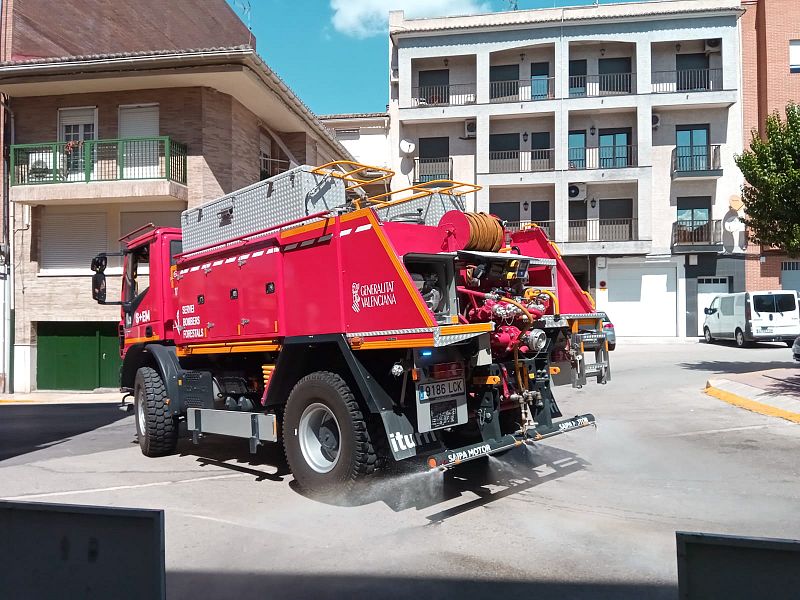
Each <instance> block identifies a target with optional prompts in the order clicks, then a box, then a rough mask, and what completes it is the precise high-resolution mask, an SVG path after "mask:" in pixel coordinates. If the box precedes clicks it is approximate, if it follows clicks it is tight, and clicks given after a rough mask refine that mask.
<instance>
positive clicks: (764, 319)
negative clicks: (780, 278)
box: [703, 290, 800, 348]
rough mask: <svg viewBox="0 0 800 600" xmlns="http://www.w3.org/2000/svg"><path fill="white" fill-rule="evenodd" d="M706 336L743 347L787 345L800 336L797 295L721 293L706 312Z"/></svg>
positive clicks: (790, 291) (777, 292)
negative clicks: (768, 344)
mask: <svg viewBox="0 0 800 600" xmlns="http://www.w3.org/2000/svg"><path fill="white" fill-rule="evenodd" d="M705 313H706V320H705V323H704V324H703V337H705V340H706V342H707V343H709V344H710V343H711V342H713V341H714V340H715V339H731V340H735V341H736V345H737V346H739V347H740V348H741V347H743V346H745V345H747V343H748V342H786V345H787V346H789V347H791V346H792V343H793V342H794V339H795V338H796V337H797V336H798V335H800V310H799V309H798V303H797V292H795V291H793V290H775V291H768V292H740V293H738V294H720V295H719V296H717V297H716V298H714V300H713V301H712V302H711V306H710V307H708V308H706V309H705Z"/></svg>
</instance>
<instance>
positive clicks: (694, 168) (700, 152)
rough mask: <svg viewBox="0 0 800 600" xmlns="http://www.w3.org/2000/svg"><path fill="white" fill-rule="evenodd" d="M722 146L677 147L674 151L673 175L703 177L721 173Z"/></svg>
mask: <svg viewBox="0 0 800 600" xmlns="http://www.w3.org/2000/svg"><path fill="white" fill-rule="evenodd" d="M721 170H722V164H721V162H720V146H719V144H711V145H710V146H676V147H675V148H674V149H673V150H672V174H673V176H674V175H681V174H688V175H703V174H707V173H709V172H710V171H721Z"/></svg>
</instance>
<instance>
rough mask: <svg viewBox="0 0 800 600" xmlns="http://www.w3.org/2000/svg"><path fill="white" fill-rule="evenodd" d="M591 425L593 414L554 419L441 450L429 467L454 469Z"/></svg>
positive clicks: (429, 461)
mask: <svg viewBox="0 0 800 600" xmlns="http://www.w3.org/2000/svg"><path fill="white" fill-rule="evenodd" d="M589 426H596V423H595V418H594V415H592V414H585V415H578V416H575V417H573V418H571V419H564V420H561V421H554V422H553V423H552V425H550V426H549V427H544V426H540V427H535V428H533V429H528V430H527V431H526V432H525V433H521V434H515V435H510V434H509V435H505V436H503V437H501V438H499V439H493V440H487V441H484V442H478V443H477V444H470V445H469V446H463V447H461V448H455V449H453V450H445V451H444V452H439V453H438V454H434V455H432V456H430V457H428V467H429V468H431V469H441V470H447V469H452V468H453V467H455V466H458V465H460V464H462V463H465V462H469V461H471V460H475V459H477V458H481V457H482V456H491V455H492V454H497V453H498V452H504V451H506V450H510V449H511V448H514V447H516V446H521V445H522V444H530V443H533V442H538V441H540V440H543V439H546V438H549V437H553V436H556V435H561V434H562V433H567V432H569V431H575V430H577V429H583V428H584V427H589Z"/></svg>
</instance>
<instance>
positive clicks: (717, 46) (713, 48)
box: [706, 38, 722, 54]
mask: <svg viewBox="0 0 800 600" xmlns="http://www.w3.org/2000/svg"><path fill="white" fill-rule="evenodd" d="M721 50H722V40H721V39H719V38H712V39H710V40H706V54H711V53H712V52H720V51H721Z"/></svg>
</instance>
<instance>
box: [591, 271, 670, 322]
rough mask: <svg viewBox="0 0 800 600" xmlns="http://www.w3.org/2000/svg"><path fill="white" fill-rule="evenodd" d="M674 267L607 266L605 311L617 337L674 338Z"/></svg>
mask: <svg viewBox="0 0 800 600" xmlns="http://www.w3.org/2000/svg"><path fill="white" fill-rule="evenodd" d="M677 302H678V292H677V274H676V271H675V266H674V265H646V264H640V265H609V266H608V303H607V304H606V308H605V311H606V312H607V313H608V317H609V319H611V322H612V323H614V328H615V330H616V333H617V335H619V336H638V337H646V336H665V337H669V336H676V335H678V333H677V329H676V321H677Z"/></svg>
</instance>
